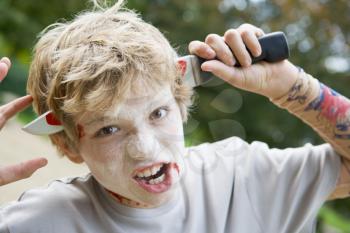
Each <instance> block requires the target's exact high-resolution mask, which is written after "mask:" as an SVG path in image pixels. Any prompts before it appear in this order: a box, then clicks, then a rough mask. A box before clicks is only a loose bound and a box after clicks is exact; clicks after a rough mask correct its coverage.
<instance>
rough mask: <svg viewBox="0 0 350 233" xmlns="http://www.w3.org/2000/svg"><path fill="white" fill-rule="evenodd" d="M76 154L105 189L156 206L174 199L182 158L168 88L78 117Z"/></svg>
mask: <svg viewBox="0 0 350 233" xmlns="http://www.w3.org/2000/svg"><path fill="white" fill-rule="evenodd" d="M77 123H78V124H79V125H80V126H81V130H83V136H82V137H81V138H80V143H79V152H80V155H81V157H82V158H83V160H84V161H85V163H86V164H87V166H88V167H89V168H90V170H91V173H92V174H93V176H94V177H95V178H96V179H97V180H98V181H99V182H100V183H101V184H102V185H103V186H104V187H105V188H107V189H109V190H110V191H113V192H115V193H118V194H119V195H122V196H124V197H126V198H129V199H131V200H134V201H137V202H140V203H145V204H149V205H151V206H159V205H161V204H163V203H165V202H167V201H168V200H169V199H170V198H171V197H172V195H173V193H174V192H175V189H176V186H177V185H176V184H178V181H179V178H180V176H181V174H182V173H183V169H184V165H183V156H184V152H185V147H184V136H183V126H182V118H181V114H180V109H179V107H178V105H177V103H176V101H175V99H174V96H173V94H172V92H171V90H170V87H166V88H163V89H161V90H150V91H148V92H147V93H139V94H136V95H133V96H132V97H130V98H128V99H127V100H125V101H124V102H123V103H121V104H118V106H111V107H110V108H109V109H108V110H107V111H105V112H101V113H100V112H94V113H86V114H83V117H82V118H81V119H79V120H78V121H77Z"/></svg>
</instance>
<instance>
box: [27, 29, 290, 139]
mask: <svg viewBox="0 0 350 233" xmlns="http://www.w3.org/2000/svg"><path fill="white" fill-rule="evenodd" d="M258 40H259V43H260V45H261V49H262V53H261V55H260V56H259V57H252V62H253V63H257V62H259V61H266V62H277V61H281V60H284V59H287V58H288V57H289V48H288V43H287V39H286V37H285V35H284V34H283V32H274V33H270V34H266V35H265V36H262V37H260V38H259V39H258ZM177 62H178V64H179V67H180V69H181V73H182V76H183V79H184V82H186V83H188V84H189V85H190V86H191V87H196V86H200V85H202V84H204V83H206V82H208V81H209V80H211V79H212V78H213V76H212V75H210V73H207V72H204V71H202V70H201V68H200V67H201V64H202V63H203V62H205V60H204V59H201V58H199V57H197V56H195V55H187V56H184V57H180V58H179V59H178V61H177ZM237 66H239V64H238V65H237ZM23 130H24V131H26V132H28V133H31V134H35V135H50V134H54V133H57V132H60V131H62V130H63V126H62V125H61V123H60V122H59V121H58V120H57V119H56V118H55V116H54V115H53V114H52V112H51V111H48V112H46V113H44V114H43V115H41V116H39V117H38V118H36V119H35V120H33V121H32V122H30V123H28V124H27V125H25V126H24V127H23Z"/></svg>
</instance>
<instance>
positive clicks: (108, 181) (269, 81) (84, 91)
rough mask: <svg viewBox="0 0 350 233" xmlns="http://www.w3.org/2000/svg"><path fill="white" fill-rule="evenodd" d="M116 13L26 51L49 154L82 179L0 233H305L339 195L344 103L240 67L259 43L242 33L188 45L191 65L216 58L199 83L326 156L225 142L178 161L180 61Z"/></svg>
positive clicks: (275, 74) (17, 214)
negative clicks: (265, 111)
mask: <svg viewBox="0 0 350 233" xmlns="http://www.w3.org/2000/svg"><path fill="white" fill-rule="evenodd" d="M121 6H122V1H118V2H117V3H116V4H115V5H114V6H113V7H111V8H109V9H105V10H99V11H95V12H85V13H83V14H81V15H79V16H78V17H77V18H76V19H75V20H73V21H72V22H68V23H63V24H55V25H53V26H51V27H49V28H48V29H47V30H46V31H45V32H44V33H43V34H42V36H41V38H40V40H39V42H38V43H37V45H36V47H35V52H34V59H33V62H32V65H31V68H30V75H29V79H28V92H29V94H30V95H32V96H33V99H34V102H33V104H34V108H35V110H36V112H37V113H38V114H39V115H41V114H43V113H45V112H47V111H52V113H53V114H54V116H55V118H57V120H58V121H59V122H60V123H61V124H62V125H63V127H64V131H62V132H58V133H56V134H53V135H51V136H50V138H51V140H52V142H53V143H54V144H55V145H56V146H57V148H58V150H59V151H60V152H62V154H64V155H66V156H67V157H68V158H69V159H70V160H72V161H73V162H76V163H82V162H84V163H86V164H87V166H88V167H89V169H90V171H91V174H88V175H86V176H85V177H74V178H71V179H64V180H57V181H54V182H52V183H51V184H49V185H48V187H46V188H42V189H35V190H30V191H27V192H25V193H24V194H23V195H22V196H21V197H20V199H19V200H18V201H17V202H14V203H11V204H9V205H7V206H4V207H3V208H2V209H1V210H0V232H1V233H5V232H6V233H8V232H11V233H19V232H26V233H28V232H50V233H51V232H128V233H130V232H152V233H153V232H191V233H192V232H201V233H202V232H210V233H217V232H239V233H243V232H249V233H251V232H270V233H272V232H276V233H280V232H288V233H290V232H313V230H314V229H315V228H314V227H315V225H314V223H315V218H316V214H317V211H318V209H319V208H320V207H321V205H322V204H323V203H324V202H325V201H326V199H327V198H328V197H329V196H330V195H331V194H332V193H333V194H334V197H335V198H338V197H340V196H342V197H346V196H348V191H349V190H350V189H349V187H350V185H349V183H350V182H349V180H350V178H349V177H350V175H349V173H347V172H346V169H345V168H346V165H347V162H345V161H347V160H345V159H341V157H339V155H338V154H337V153H336V152H335V150H334V149H333V148H335V149H336V150H337V152H338V153H339V154H341V155H342V156H344V157H349V156H350V153H349V147H348V145H349V140H347V139H343V138H346V137H345V136H344V137H338V136H337V135H340V133H341V134H342V135H346V133H348V132H347V130H348V129H347V119H349V117H348V115H347V112H348V109H349V101H348V100H347V99H345V98H344V97H341V96H339V95H337V94H336V93H333V92H330V91H329V88H327V87H325V86H323V85H321V86H320V85H319V84H318V81H317V80H315V79H313V78H312V77H311V76H309V75H307V74H306V73H304V72H302V71H300V70H298V69H297V68H295V66H294V65H292V64H291V63H289V62H288V61H282V62H279V63H275V64H268V63H264V62H263V63H259V64H255V65H251V64H250V63H251V60H250V57H249V54H248V52H247V49H246V46H247V48H248V49H249V50H250V51H251V52H252V54H253V55H254V56H258V55H259V54H260V53H261V48H260V46H259V44H258V41H257V37H259V36H261V35H262V34H263V32H262V31H261V30H260V29H258V28H256V27H254V26H251V25H247V24H246V25H242V26H241V27H239V28H238V29H232V30H229V31H227V32H226V33H225V35H224V36H218V35H215V34H211V35H209V36H208V37H207V39H206V41H205V42H200V41H194V42H192V43H191V44H190V47H189V48H190V52H191V53H193V54H196V55H198V56H200V57H203V58H206V59H208V60H210V59H214V58H216V59H217V60H210V61H207V62H205V63H204V64H203V65H202V69H203V70H206V71H210V72H212V73H214V74H215V75H217V76H218V77H220V78H222V79H223V80H225V81H227V82H229V83H231V84H232V85H234V86H236V87H238V88H242V89H245V90H249V91H252V92H255V93H258V94H262V95H264V96H266V97H268V98H270V99H271V101H272V102H274V103H275V104H277V105H279V106H281V107H283V108H286V109H288V110H289V111H291V112H292V113H294V114H296V115H297V116H298V117H300V118H301V119H303V120H304V121H306V123H308V124H310V125H311V126H312V127H313V128H314V129H315V130H316V131H317V132H319V133H320V135H322V136H323V137H324V138H325V139H326V140H327V141H328V142H330V143H331V144H332V146H333V147H331V146H330V145H329V144H324V145H319V146H312V145H310V144H308V145H305V146H304V147H301V148H288V149H285V150H280V149H270V148H268V146H267V145H266V144H264V143H261V142H253V143H252V144H248V143H246V142H244V141H242V140H241V139H239V138H236V137H232V138H228V139H226V140H223V141H220V142H216V143H212V144H208V143H205V144H202V145H199V146H196V147H192V148H185V147H184V136H183V128H182V123H183V122H185V121H186V119H187V108H188V107H189V106H190V105H191V95H192V90H191V88H190V87H188V86H186V83H184V82H182V80H181V72H180V71H179V68H178V66H177V64H176V59H177V54H176V52H175V51H174V50H173V48H172V47H171V46H170V45H169V43H168V41H167V40H166V39H165V38H164V36H163V35H162V34H161V33H160V32H159V31H158V30H157V29H156V28H154V27H153V26H151V25H149V24H147V23H145V22H144V21H142V20H141V19H140V18H139V16H138V15H136V14H135V13H133V12H131V11H128V10H126V9H123V8H122V7H121ZM231 50H232V51H231ZM232 52H233V54H234V55H235V57H234V56H233V55H232ZM235 59H237V60H238V61H239V62H240V64H242V66H243V67H242V68H235V67H234V66H233V65H234V64H235V62H236V60H235ZM327 103H332V106H333V108H332V109H330V107H329V105H327ZM339 124H342V126H343V127H338V126H339ZM326 125H327V127H325V126H326ZM340 131H341V132H340ZM344 190H345V191H344ZM343 191H344V192H343Z"/></svg>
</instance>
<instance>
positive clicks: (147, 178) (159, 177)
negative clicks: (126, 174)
mask: <svg viewBox="0 0 350 233" xmlns="http://www.w3.org/2000/svg"><path fill="white" fill-rule="evenodd" d="M173 169H176V170H177V171H178V167H177V165H176V164H174V163H157V164H154V165H152V166H150V167H146V168H143V169H142V170H139V171H137V172H136V174H135V175H134V177H133V178H134V180H135V181H136V182H137V183H138V184H139V185H140V186H141V187H142V188H143V189H145V190H146V191H148V192H152V193H161V192H165V191H167V190H168V189H169V188H170V187H171V184H172V175H171V170H173Z"/></svg>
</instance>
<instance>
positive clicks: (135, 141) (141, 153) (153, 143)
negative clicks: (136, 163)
mask: <svg viewBox="0 0 350 233" xmlns="http://www.w3.org/2000/svg"><path fill="white" fill-rule="evenodd" d="M126 149H127V152H128V155H129V156H130V157H131V158H133V159H135V160H154V159H155V158H156V157H157V155H158V154H159V151H160V150H159V149H160V146H159V143H158V141H157V140H156V138H155V137H154V136H153V135H150V134H142V133H137V134H134V135H131V136H130V140H129V141H128V143H127V148H126Z"/></svg>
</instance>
